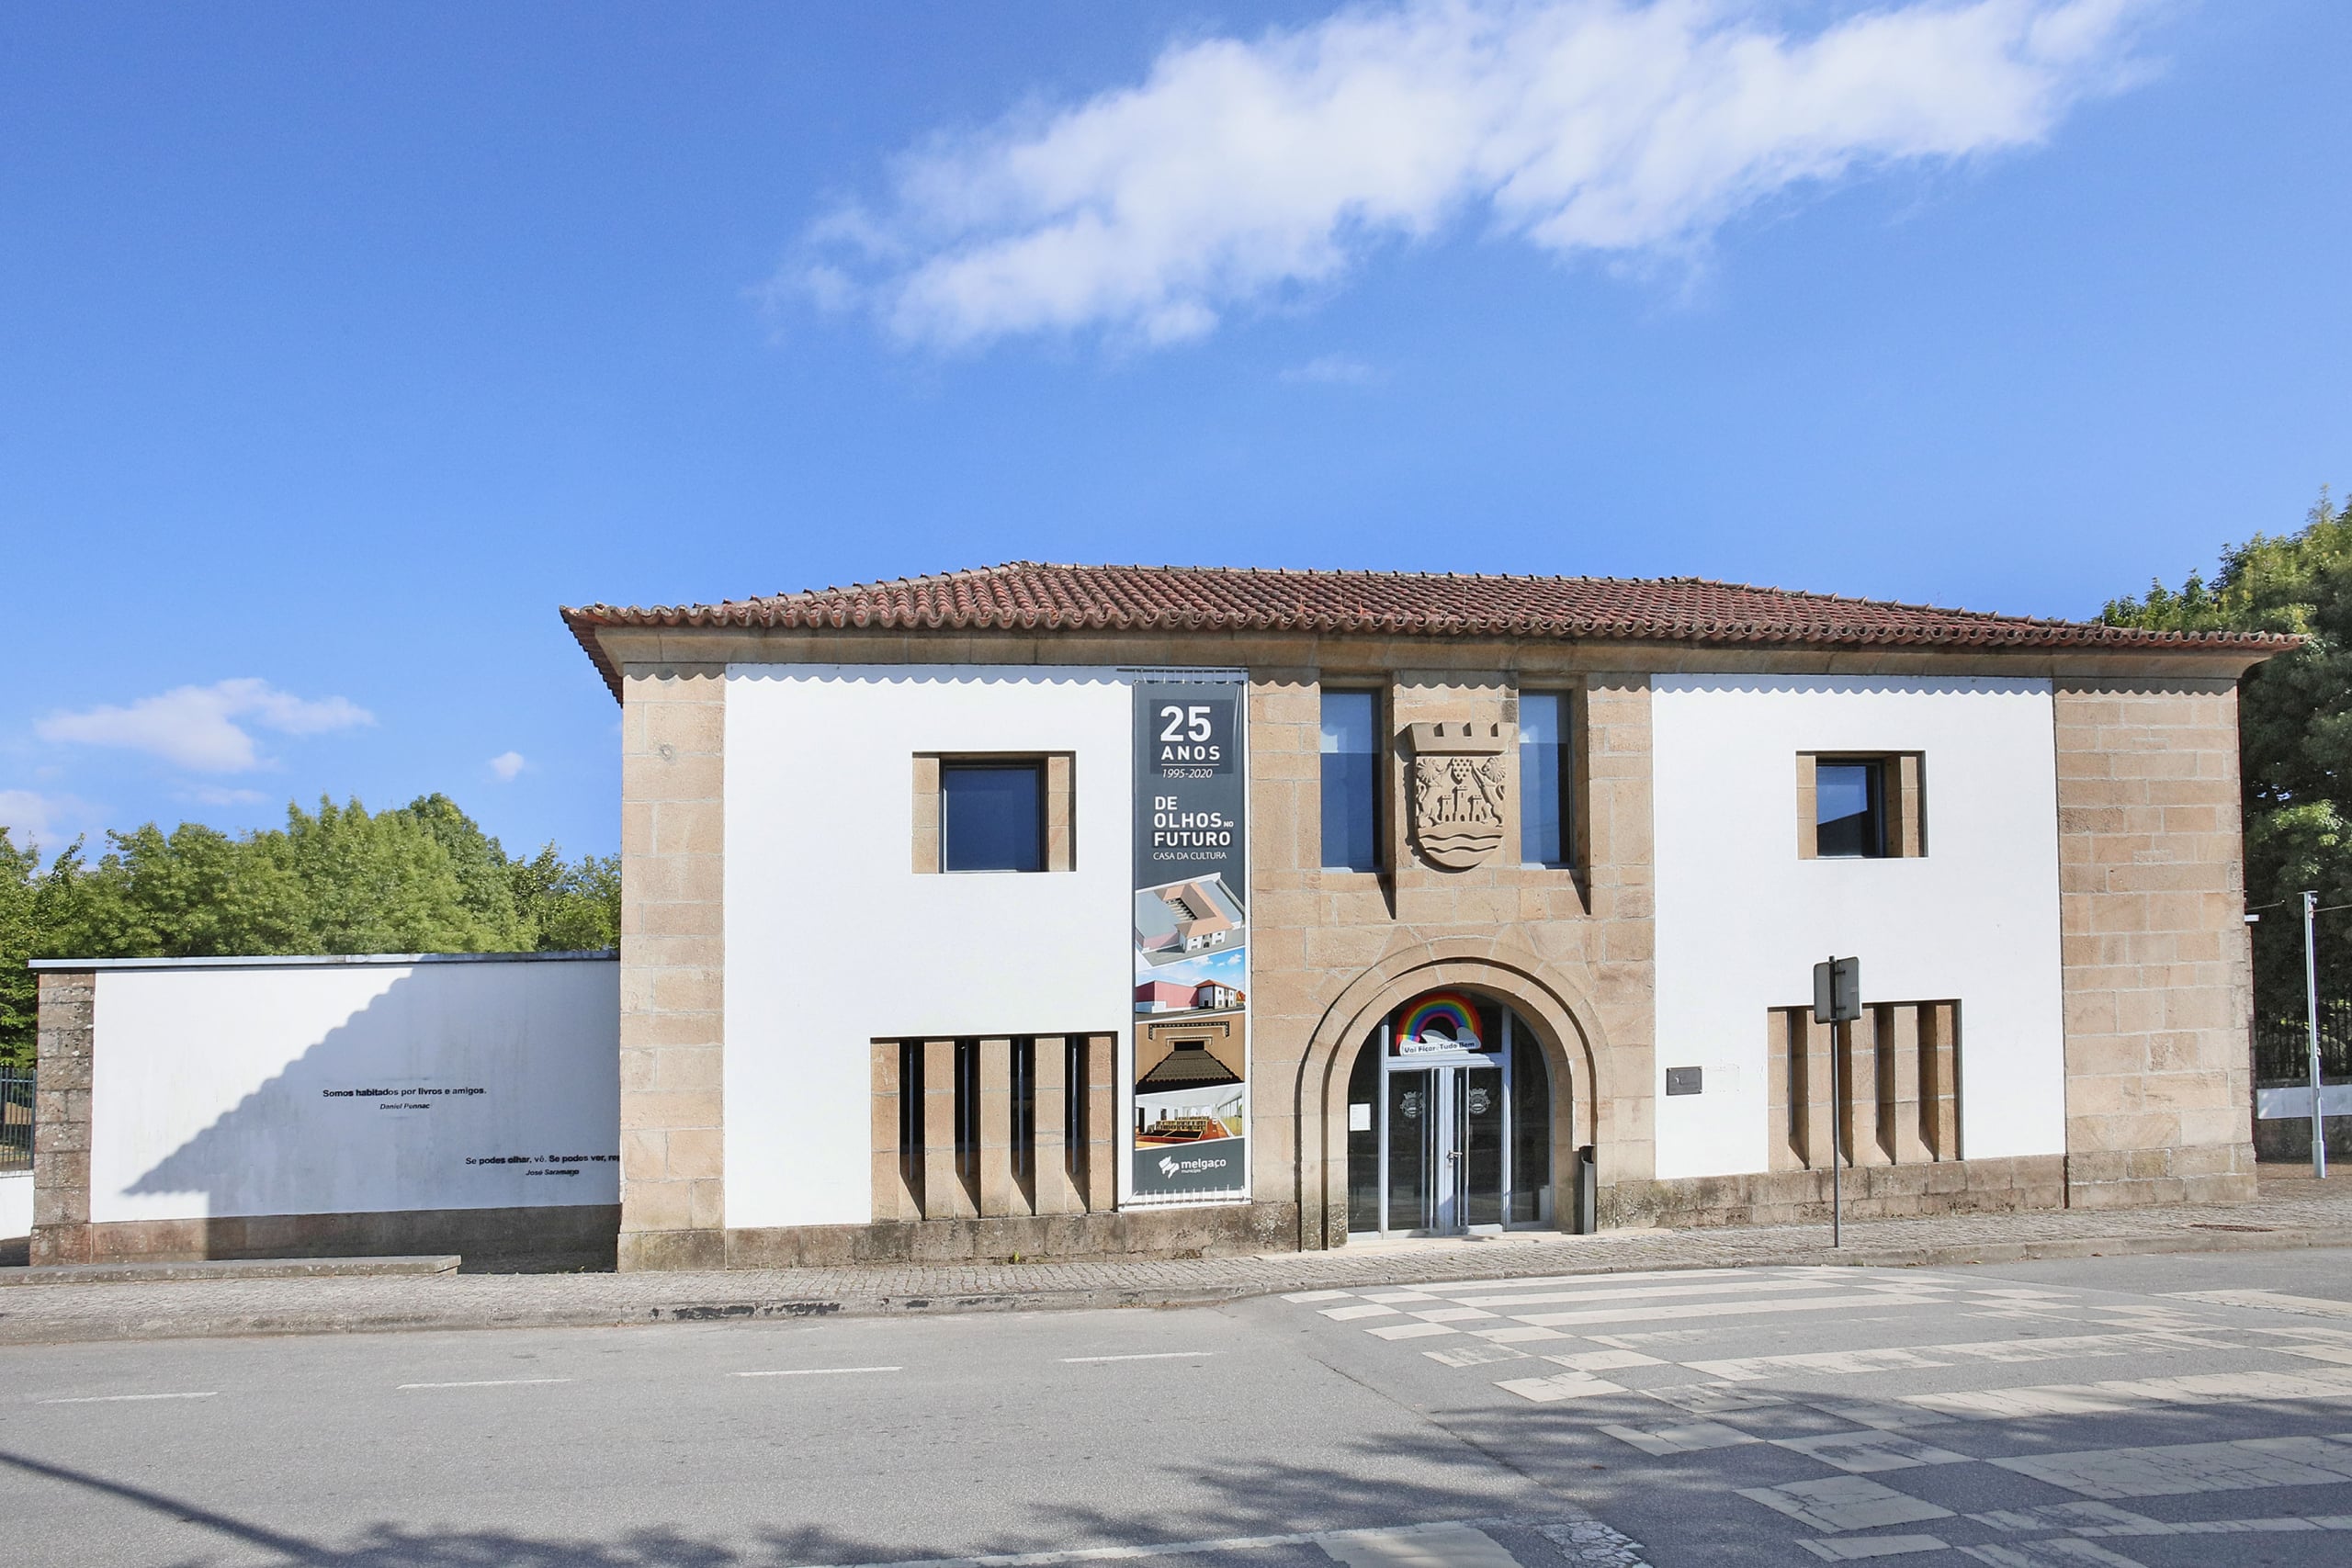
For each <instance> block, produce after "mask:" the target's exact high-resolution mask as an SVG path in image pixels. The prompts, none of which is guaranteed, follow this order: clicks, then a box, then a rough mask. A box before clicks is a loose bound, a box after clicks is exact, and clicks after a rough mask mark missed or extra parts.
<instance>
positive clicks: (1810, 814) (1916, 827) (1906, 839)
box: [1796, 750, 1928, 860]
mask: <svg viewBox="0 0 2352 1568" xmlns="http://www.w3.org/2000/svg"><path fill="white" fill-rule="evenodd" d="M1823 762H1876V763H1877V764H1879V766H1880V768H1881V769H1882V770H1883V771H1882V772H1881V773H1880V781H1881V783H1880V788H1881V790H1882V792H1883V793H1882V795H1881V804H1882V810H1883V812H1884V815H1885V822H1884V829H1885V834H1886V848H1885V850H1884V852H1883V853H1881V854H1879V855H1876V856H1866V857H1863V858H1866V859H1877V860H1918V859H1921V858H1923V857H1924V856H1925V855H1926V854H1927V852H1928V808H1927V807H1928V803H1927V777H1928V757H1927V753H1926V752H1924V751H1857V750H1836V751H1800V752H1798V753H1797V800H1796V806H1797V810H1796V829H1797V859H1799V860H1819V859H1821V858H1823V857H1822V854H1821V841H1820V837H1819V834H1820V827H1821V824H1820V822H1819V821H1818V820H1817V818H1818V815H1819V811H1820V796H1819V795H1818V793H1817V786H1816V784H1815V768H1816V767H1817V766H1818V765H1819V764H1820V763H1823ZM1829 858H1831V859H1845V858H1849V857H1845V856H1831V857H1829Z"/></svg>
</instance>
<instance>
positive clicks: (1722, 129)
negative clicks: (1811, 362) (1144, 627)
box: [776, 0, 2153, 347]
mask: <svg viewBox="0 0 2352 1568" xmlns="http://www.w3.org/2000/svg"><path fill="white" fill-rule="evenodd" d="M2152 3H2153V0H1973V3H1968V4H1952V3H1950V0H1913V3H1912V4H1909V5H1896V6H1882V7H1878V8H1875V9H1871V10H1868V11H1864V12H1861V13H1860V14H1859V15H1850V16H1849V17H1846V18H1845V19H1843V20H1841V21H1838V22H1837V23H1836V24H1835V25H1832V26H1829V27H1827V28H1822V29H1819V30H1815V31H1809V32H1799V31H1795V30H1791V29H1786V28H1774V27H1772V26H1771V25H1770V24H1769V23H1768V22H1767V21H1766V20H1764V19H1762V18H1761V17H1760V16H1759V14H1758V7H1757V6H1754V5H1736V4H1732V3H1731V0H1654V3H1651V4H1634V3H1633V0H1407V3H1405V4H1402V5H1397V6H1381V7H1376V8H1375V7H1357V8H1351V9H1348V10H1343V11H1340V12H1339V13H1338V14H1336V15H1334V16H1333V17H1329V19H1327V20H1325V21H1322V22H1319V23H1317V24H1315V25H1313V26H1311V27H1306V28H1296V29H1288V30H1285V29H1276V30H1273V31H1270V32H1267V33H1265V34H1263V35H1261V36H1260V37H1259V38H1257V39H1252V40H1242V39H1232V38H1207V39H1196V40H1193V41H1188V42H1183V43H1179V44H1176V45H1172V46H1171V47H1170V48H1169V49H1168V50H1166V51H1164V52H1163V53H1162V54H1161V55H1160V56H1159V59H1158V61H1156V62H1154V63H1153V65H1152V67H1151V69H1150V71H1149V73H1148V74H1147V75H1146V77H1145V79H1144V80H1143V81H1142V82H1140V83H1139V84H1136V85H1131V86H1124V87H1119V88H1115V89H1113V90H1110V91H1107V92H1104V93H1102V94H1099V95H1098V96H1095V97H1093V98H1091V99H1089V100H1088V101H1086V102H1084V103H1081V104H1077V105H1074V106H1069V107H1062V108H1059V109H1055V110H1048V111H1043V112H1032V113H1028V114H1024V115H1019V116H1015V117H1012V118H1008V119H1006V120H1004V121H1002V122H1000V123H999V124H997V125H995V126H992V127H989V128H987V129H985V130H978V131H973V132H968V133H964V134H943V135H941V136H940V137H938V138H936V139H935V140H933V141H930V142H928V143H926V144H925V145H923V146H922V147H921V148H919V149H917V150H915V151H913V152H910V153H908V154H907V155H905V156H904V157H903V158H902V159H901V160H900V161H899V165H898V169H897V173H896V177H895V180H894V182H893V183H894V189H893V191H892V193H891V196H890V197H889V199H888V200H887V201H886V202H884V203H882V204H880V205H879V206H878V207H871V208H869V207H863V206H853V207H847V208H843V209H841V210H839V211H836V212H835V213H833V214H832V215H831V216H830V217H829V218H827V219H826V220H824V221H822V222H820V223H819V224H818V225H817V226H816V227H815V228H814V229H813V230H812V231H810V233H809V244H808V254H806V255H804V256H803V257H802V258H801V260H800V261H799V262H797V263H796V264H795V265H792V266H791V267H788V268H787V269H786V272H785V273H784V274H783V275H781V276H779V277H778V279H777V283H776V288H778V290H779V291H789V292H796V293H798V294H801V295H803V296H805V297H807V298H809V299H812V300H813V301H815V302H816V303H818V304H819V305H820V307H821V308H826V309H836V310H841V309H863V310H867V311H869V312H871V313H872V314H873V315H874V316H875V317H876V319H877V320H878V321H880V322H881V323H882V324H883V325H884V326H885V327H886V329H887V330H888V332H889V333H891V334H892V335H894V336H895V337H897V338H898V339H899V340H900V341H902V342H905V343H909V344H927V345H931V346H934V347H956V346H965V345H974V344H982V343H986V342H988V341H990V340H992V339H997V338H1001V337H1006V336H1010V335H1015V334H1020V333H1041V332H1071V331H1079V330H1085V329H1098V328H1099V329H1103V330H1106V331H1108V332H1111V333H1114V334H1118V335H1122V336H1133V337H1135V338H1138V339H1140V340H1142V341H1143V342H1146V343H1154V344H1158V343H1171V342H1176V341H1180V340H1182V339H1186V338H1194V337H1198V336H1200V335H1202V334H1203V333H1207V332H1209V331H1210V330H1211V329H1213V328H1214V327H1215V326H1216V323H1217V321H1218V319H1219V316H1220V314H1221V313H1222V312H1224V311H1226V310H1230V309H1232V308H1234V307H1236V306H1238V305H1243V304H1247V303H1249V302H1250V301H1252V300H1256V299H1263V298H1265V297H1266V296H1268V295H1270V294H1274V293H1277V292H1280V291H1282V290H1283V289H1286V288H1298V287H1300V286H1309V285H1317V284H1329V283H1330V282H1331V281H1333V280H1335V279H1337V278H1339V277H1340V276H1342V275H1343V274H1345V272H1346V271H1347V270H1348V269H1349V267H1350V266H1351V265H1353V264H1355V263H1356V262H1357V261H1358V260H1359V258H1361V257H1362V256H1363V254H1364V253H1365V252H1366V251H1367V250H1369V249H1371V248H1372V247H1374V245H1376V244H1378V243H1382V242H1385V241H1395V240H1414V239H1422V238H1427V237H1430V236H1431V235H1434V234H1437V233H1439V232H1441V231H1445V230H1446V229H1448V228H1449V227H1451V226H1453V225H1455V224H1458V223H1460V222H1462V221H1464V220H1472V219H1483V220H1484V221H1485V223H1486V225H1487V228H1488V229H1489V230H1490V231H1493V232H1495V233H1498V234H1502V235H1507V236H1514V237H1517V238H1519V239H1521V240H1524V241H1526V242H1527V243H1531V244H1533V245H1536V246H1538V247H1540V248H1542V249H1544V250H1547V251H1550V252H1552V253H1554V254H1559V255H1564V256H1565V255H1573V254H1579V253H1601V254H1631V253H1639V252H1647V251H1659V250H1665V251H1679V250H1682V249H1685V248H1688V247H1690V246H1691V245H1694V244H1696V243H1701V242H1702V241H1703V240H1704V239H1705V238H1706V237H1707V236H1708V235H1709V234H1710V233H1711V232H1712V231H1713V230H1715V229H1716V228H1718V227H1720V226H1721V225H1722V224H1724V222H1725V221H1727V220H1730V219H1732V218H1734V217H1736V215H1738V214H1739V213H1740V212H1742V211H1744V210H1746V209H1749V208H1752V207H1754V206H1755V205H1756V204H1757V203H1758V202H1760V201H1763V200H1765V199H1766V198H1768V197H1772V196H1774V195H1776V194H1778V193H1781V192H1784V191H1788V190H1791V189H1792V188H1794V187H1799V186H1809V185H1810V186H1818V185H1823V184H1826V183H1827V182H1830V181H1834V180H1836V179H1838V178H1839V177H1841V176H1844V175H1849V174H1852V173H1854V172H1857V171H1859V170H1864V169H1870V168H1876V167H1884V166H1889V165H1894V164H1933V163H1942V162H1950V161H1952V160H1957V159H1962V158H1966V157H1969V156H1971V155H1973V154H1980V153H1985V152H1997V151H2000V150H2003V149H2012V148H2019V147H2028V146H2031V145H2033V144H2034V143H2036V142H2038V141H2041V140H2042V139H2043V138H2045V137H2046V136H2048V135H2049V134H2050V132H2051V131H2052V129H2053V128H2054V127H2055V126H2056V125H2057V123H2058V122H2059V120H2060V119H2061V118H2063V117H2064V114H2065V112H2066V111H2067V109H2068V108H2069V107H2071V106H2072V105H2073V104H2074V103H2075V102H2076V101H2077V100H2078V99H2080V98H2082V97H2084V96H2089V95H2092V94H2096V93H2099V92H2105V91H2112V90H2115V89H2117V88H2119V87H2120V86H2121V85H2125V84H2126V82H2127V81H2128V80H2129V79H2130V75H2131V69H2132V68H2131V62H2129V61H2128V60H2127V59H2126V58H2125V49H2126V44H2127V41H2128V40H2127V37H2126V35H2127V33H2128V31H2129V23H2130V22H2131V19H2132V18H2133V17H2134V16H2136V15H2137V14H2138V13H2140V12H2142V11H2143V10H2145V9H2146V8H2147V7H2148V6H2149V5H2150V4H2152Z"/></svg>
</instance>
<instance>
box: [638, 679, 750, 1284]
mask: <svg viewBox="0 0 2352 1568" xmlns="http://www.w3.org/2000/svg"><path fill="white" fill-rule="evenodd" d="M626 693H627V695H626V697H625V698H624V700H623V703H622V707H621V1045H620V1049H621V1235H620V1251H619V1260H620V1266H621V1267H622V1268H623V1269H715V1268H718V1267H719V1266H720V1265H721V1263H722V1262H723V1261H724V1257H725V1248H724V1246H723V1242H722V1235H721V1230H720V1227H721V1226H722V1225H723V1224H725V1221H726V1215H725V1213H724V1207H725V1188H724V1184H723V1183H722V1181H721V1176H722V1174H723V1170H722V1157H723V1142H722V1140H723V1138H724V1136H725V1134H724V1128H725V1124H726V1123H725V1119H724V1107H723V1105H722V1104H721V1098H720V1089H721V1086H722V1084H723V1082H724V1079H723V1077H722V1070H723V1066H724V1042H725V1039H726V1034H725V1030H724V1027H723V1025H724V1022H725V1016H724V1011H723V1003H722V997H723V995H724V984H725V976H726V958H727V946H726V920H725V915H726V911H725V908H724V906H723V905H722V903H721V897H722V894H723V893H724V890H725V861H724V859H723V858H722V855H721V849H722V847H723V836H724V832H725V828H726V818H725V808H724V803H723V800H722V789H723V786H724V783H725V768H726V761H725V755H724V750H723V748H724V744H725V740H726V733H727V706H726V702H727V671H726V667H725V666H724V665H715V664H658V665H652V666H648V667H641V668H639V667H632V668H631V669H630V671H629V672H628V680H627V683H626Z"/></svg>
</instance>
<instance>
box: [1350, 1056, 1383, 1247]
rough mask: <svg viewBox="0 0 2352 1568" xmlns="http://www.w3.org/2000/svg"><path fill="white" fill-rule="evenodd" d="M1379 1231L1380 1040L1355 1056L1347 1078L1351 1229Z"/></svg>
mask: <svg viewBox="0 0 2352 1568" xmlns="http://www.w3.org/2000/svg"><path fill="white" fill-rule="evenodd" d="M1379 1228H1380V1038H1379V1036H1377V1035H1374V1037H1373V1038H1372V1039H1370V1040H1368V1041H1366V1042H1365V1043H1364V1046H1363V1049H1362V1050H1360V1051H1358V1052H1357V1053H1356V1065H1355V1070H1354V1071H1352V1072H1351V1073H1350V1074H1349V1075H1348V1229H1350V1230H1351V1231H1376V1230H1378V1229H1379Z"/></svg>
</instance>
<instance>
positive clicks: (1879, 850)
mask: <svg viewBox="0 0 2352 1568" xmlns="http://www.w3.org/2000/svg"><path fill="white" fill-rule="evenodd" d="M1813 777H1814V786H1813V787H1814V834H1815V838H1814V844H1815V851H1814V852H1815V854H1817V855H1819V856H1820V857H1821V858H1822V859H1823V860H1878V859H1880V858H1882V857H1883V856H1884V855H1885V853H1886V766H1885V764H1884V763H1883V762H1881V761H1877V760H1875V759H1873V760H1871V761H1840V760H1837V759H1833V758H1829V757H1824V758H1822V759H1821V760H1820V761H1818V762H1816V763H1815V765H1814V774H1813Z"/></svg>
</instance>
